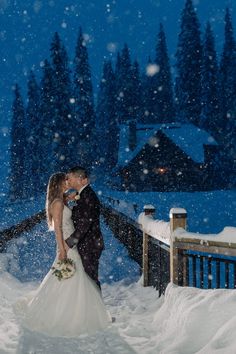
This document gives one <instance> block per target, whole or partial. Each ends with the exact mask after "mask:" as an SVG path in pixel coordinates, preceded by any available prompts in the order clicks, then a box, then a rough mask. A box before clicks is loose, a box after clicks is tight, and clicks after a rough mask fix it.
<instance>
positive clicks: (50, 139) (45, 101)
mask: <svg viewBox="0 0 236 354" xmlns="http://www.w3.org/2000/svg"><path fill="white" fill-rule="evenodd" d="M54 86H55V83H54V71H53V69H52V67H51V65H50V63H49V61H48V60H45V61H44V66H43V75H42V80H41V84H40V107H39V116H40V124H39V129H38V144H39V145H38V147H39V149H38V154H39V166H38V168H39V173H38V185H37V186H38V191H42V190H45V188H46V185H47V182H48V179H49V176H50V175H51V174H52V173H53V172H55V171H56V164H55V158H54V139H55V133H56V131H57V130H56V116H55V114H56V108H55V98H54V94H55V91H54Z"/></svg>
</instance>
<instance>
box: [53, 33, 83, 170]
mask: <svg viewBox="0 0 236 354" xmlns="http://www.w3.org/2000/svg"><path fill="white" fill-rule="evenodd" d="M51 59H52V69H53V73H54V83H55V85H54V107H55V113H54V119H55V134H54V158H55V168H56V169H57V170H61V169H64V170H66V169H67V168H68V167H69V166H71V160H72V156H71V151H72V152H74V150H76V144H75V141H76V139H77V132H76V129H75V128H76V124H75V123H76V121H75V117H74V115H73V108H72V105H73V104H74V100H73V97H72V87H71V81H70V70H69V67H68V56H67V53H66V49H65V47H64V45H63V44H62V41H61V39H60V37H59V35H58V33H55V35H54V37H53V40H52V43H51ZM73 163H74V161H73Z"/></svg>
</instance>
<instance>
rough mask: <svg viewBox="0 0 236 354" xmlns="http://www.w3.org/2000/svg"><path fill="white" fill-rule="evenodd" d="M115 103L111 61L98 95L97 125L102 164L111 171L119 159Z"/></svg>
mask: <svg viewBox="0 0 236 354" xmlns="http://www.w3.org/2000/svg"><path fill="white" fill-rule="evenodd" d="M115 103H116V85H115V74H114V72H113V69H112V64H111V61H105V63H104V66H103V75H102V80H101V83H100V86H99V93H98V105H97V125H98V131H99V137H100V138H99V146H100V151H99V155H100V164H101V165H102V164H103V166H104V168H105V169H107V170H109V171H110V170H111V169H112V168H113V167H114V166H115V165H116V163H117V158H118V144H119V130H118V118H117V114H116V105H115Z"/></svg>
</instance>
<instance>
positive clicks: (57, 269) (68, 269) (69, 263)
mask: <svg viewBox="0 0 236 354" xmlns="http://www.w3.org/2000/svg"><path fill="white" fill-rule="evenodd" d="M74 273H75V262H74V261H73V260H72V259H70V258H66V259H63V260H62V261H57V263H56V264H55V265H54V266H53V267H52V274H53V275H55V276H56V277H57V279H58V280H60V281H61V280H62V279H68V278H70V277H72V276H73V275H74Z"/></svg>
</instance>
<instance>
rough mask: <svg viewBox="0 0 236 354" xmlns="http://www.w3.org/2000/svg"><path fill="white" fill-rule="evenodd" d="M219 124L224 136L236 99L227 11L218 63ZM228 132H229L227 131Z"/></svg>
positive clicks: (235, 47)
mask: <svg viewBox="0 0 236 354" xmlns="http://www.w3.org/2000/svg"><path fill="white" fill-rule="evenodd" d="M220 93H221V102H220V103H221V124H220V126H219V129H220V130H221V132H223V135H225V133H226V130H228V129H227V127H229V126H230V125H231V124H232V123H231V122H230V121H231V120H232V114H231V112H232V109H233V106H234V99H235V97H236V44H235V39H234V34H233V25H232V19H231V16H230V12H229V9H228V8H227V9H226V15H225V42H224V48H223V53H222V57H221V63H220ZM228 132H229V131H228Z"/></svg>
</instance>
